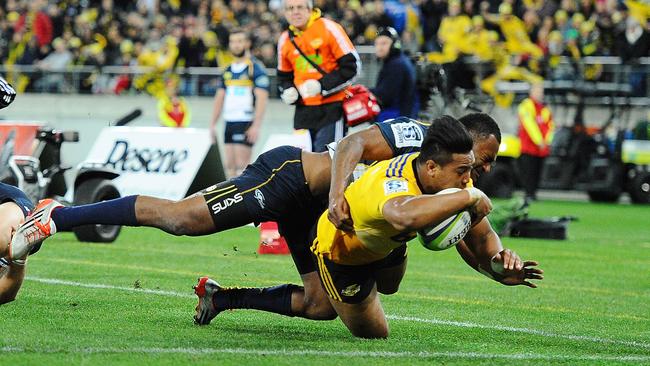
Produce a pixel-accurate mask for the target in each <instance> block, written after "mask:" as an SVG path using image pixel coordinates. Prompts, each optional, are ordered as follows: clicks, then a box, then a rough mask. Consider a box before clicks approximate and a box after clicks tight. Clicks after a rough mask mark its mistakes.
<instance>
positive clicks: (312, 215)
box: [201, 146, 327, 274]
mask: <svg viewBox="0 0 650 366" xmlns="http://www.w3.org/2000/svg"><path fill="white" fill-rule="evenodd" d="M201 194H202V195H203V197H204V198H205V201H206V203H207V205H208V208H209V209H210V212H211V214H212V220H213V221H214V224H215V226H216V228H217V230H218V231H223V230H228V229H232V228H235V227H239V226H243V225H246V224H249V223H251V222H252V223H255V225H258V224H259V223H261V222H265V221H275V222H277V223H278V229H279V232H280V234H281V235H282V236H284V238H285V239H286V241H287V245H288V246H289V250H290V251H291V255H292V257H293V260H294V262H295V264H296V268H297V269H298V272H299V273H300V274H305V273H309V272H314V271H315V270H316V267H315V266H314V262H313V260H312V256H311V252H310V250H309V246H310V243H311V241H310V240H309V239H310V234H309V233H310V230H311V228H312V227H313V226H314V225H315V224H316V222H317V221H318V218H319V217H320V215H321V214H322V213H323V212H324V211H325V209H326V208H327V197H325V196H323V197H314V196H312V194H311V192H310V191H309V186H308V185H307V181H306V179H305V175H304V172H303V170H302V160H301V150H300V149H299V148H297V147H292V146H281V147H277V148H275V149H272V150H269V151H267V152H265V153H263V154H262V155H260V156H259V157H258V158H257V160H255V162H253V163H252V164H250V165H249V166H248V167H246V169H244V171H243V172H242V174H241V175H240V176H238V177H235V178H232V179H230V180H227V181H225V182H222V183H220V184H218V185H215V186H212V187H210V188H208V189H206V190H204V191H202V192H201Z"/></svg>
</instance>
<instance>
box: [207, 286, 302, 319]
mask: <svg viewBox="0 0 650 366" xmlns="http://www.w3.org/2000/svg"><path fill="white" fill-rule="evenodd" d="M299 288H302V287H301V286H297V285H293V284H284V285H280V286H275V287H267V288H226V289H223V290H221V291H218V292H216V293H215V296H214V304H215V307H216V308H217V310H219V311H223V310H227V309H256V310H262V311H268V312H271V313H276V314H281V315H287V316H293V312H292V311H291V294H292V293H293V290H294V289H299Z"/></svg>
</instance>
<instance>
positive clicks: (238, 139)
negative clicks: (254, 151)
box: [223, 122, 253, 147]
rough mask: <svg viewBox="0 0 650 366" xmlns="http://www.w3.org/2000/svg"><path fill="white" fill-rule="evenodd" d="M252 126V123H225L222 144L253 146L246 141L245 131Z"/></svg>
mask: <svg viewBox="0 0 650 366" xmlns="http://www.w3.org/2000/svg"><path fill="white" fill-rule="evenodd" d="M252 124H253V122H226V129H225V131H224V140H223V142H224V143H226V144H241V145H246V146H249V147H250V146H253V144H251V143H250V142H248V140H246V131H247V130H248V128H249V127H250V126H251V125H252Z"/></svg>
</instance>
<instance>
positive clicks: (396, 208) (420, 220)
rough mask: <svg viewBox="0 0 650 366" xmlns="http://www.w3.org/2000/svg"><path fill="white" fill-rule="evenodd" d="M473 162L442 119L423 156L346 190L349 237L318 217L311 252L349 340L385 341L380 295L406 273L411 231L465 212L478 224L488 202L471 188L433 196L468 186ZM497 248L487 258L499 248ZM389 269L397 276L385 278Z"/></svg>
mask: <svg viewBox="0 0 650 366" xmlns="http://www.w3.org/2000/svg"><path fill="white" fill-rule="evenodd" d="M474 160H475V159H474V154H473V152H472V138H471V136H470V135H469V133H468V132H467V131H466V130H465V128H464V127H463V126H462V125H461V124H460V123H459V122H458V121H457V120H455V119H454V118H452V117H449V116H443V117H441V118H439V119H437V120H435V121H434V122H433V123H432V124H431V126H430V127H429V129H428V131H427V135H426V137H425V139H424V142H423V144H422V147H421V151H420V153H412V154H406V155H402V156H399V157H397V158H394V159H392V160H389V161H383V162H380V163H378V164H376V165H374V166H373V167H372V168H370V169H369V170H368V171H367V172H366V173H364V175H363V176H362V177H361V178H360V179H359V180H357V181H355V182H354V183H352V184H351V185H350V186H349V187H348V188H347V190H346V191H345V198H346V199H347V203H348V204H349V207H350V213H351V218H352V221H353V231H343V230H340V229H337V228H336V227H335V226H334V225H333V224H332V223H331V222H330V221H329V220H328V219H327V213H324V214H323V215H322V216H321V217H320V219H319V221H318V225H317V231H316V232H317V235H316V239H315V240H314V244H313V246H312V251H313V252H314V254H315V257H316V260H317V264H318V266H317V270H318V273H319V276H320V278H321V282H322V283H323V287H324V289H325V291H326V292H327V294H328V295H329V301H330V303H331V305H332V307H333V308H334V310H335V311H336V313H337V314H338V316H339V317H340V318H341V320H342V321H343V323H344V324H345V325H346V326H347V327H348V329H349V330H350V331H351V332H352V334H353V335H355V336H358V337H364V338H385V337H387V336H388V324H387V322H386V318H385V316H384V311H383V308H382V306H381V303H380V301H379V297H378V295H377V293H378V292H381V293H384V294H390V293H394V292H396V291H397V289H398V287H399V283H400V282H401V280H402V278H403V275H404V270H405V265H403V264H404V263H405V256H406V246H405V243H406V242H407V241H409V240H410V239H413V238H414V237H415V235H416V230H418V229H420V228H423V227H424V226H426V225H430V224H432V223H436V222H441V221H443V220H444V219H445V218H447V217H449V216H451V215H452V214H455V213H457V212H460V211H462V210H469V211H470V212H471V213H472V214H473V215H474V216H475V217H477V218H478V219H479V220H480V219H482V218H483V217H484V216H485V215H486V214H487V213H489V211H490V210H491V203H490V200H489V199H488V198H487V197H486V196H485V195H484V194H483V193H482V192H481V191H479V190H478V189H476V188H466V189H464V190H462V191H460V192H457V193H453V194H449V195H443V196H436V195H433V194H434V193H436V192H439V191H440V190H442V189H445V188H450V187H455V188H465V187H466V186H467V184H468V183H469V181H470V173H471V171H472V166H473V164H474ZM494 249H496V251H495V252H494V253H491V252H490V253H489V254H491V255H494V254H496V253H497V252H498V251H499V250H500V249H501V248H494ZM489 258H490V257H488V261H489ZM481 259H483V258H481ZM390 268H395V269H397V271H392V272H391V271H388V272H386V269H390ZM386 274H388V275H386Z"/></svg>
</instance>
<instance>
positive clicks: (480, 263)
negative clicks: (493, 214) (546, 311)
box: [456, 218, 544, 288]
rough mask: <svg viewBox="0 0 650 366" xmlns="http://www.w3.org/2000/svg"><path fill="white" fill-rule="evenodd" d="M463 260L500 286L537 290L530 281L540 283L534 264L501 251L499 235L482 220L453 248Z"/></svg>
mask: <svg viewBox="0 0 650 366" xmlns="http://www.w3.org/2000/svg"><path fill="white" fill-rule="evenodd" d="M456 250H457V251H458V253H459V254H460V255H461V257H462V258H463V260H465V262H466V263H467V264H468V265H469V266H470V267H472V268H474V269H475V270H477V271H478V272H480V273H482V274H484V275H485V276H487V277H489V278H491V279H493V280H495V281H497V282H500V283H502V284H504V285H509V286H515V285H525V286H528V287H533V288H535V287H537V286H536V285H535V284H534V283H531V282H530V281H528V280H530V279H535V280H541V279H543V276H542V274H543V273H544V271H543V270H541V269H539V268H535V267H536V266H537V265H538V263H537V262H536V261H522V259H521V258H520V257H519V255H518V254H517V253H515V252H514V251H512V250H510V249H507V248H503V245H502V244H501V239H500V238H499V235H498V234H497V233H496V232H495V231H494V230H493V229H492V226H491V225H490V223H489V221H488V220H487V219H485V218H484V219H482V220H481V222H479V223H478V224H477V225H475V226H474V227H473V228H472V229H471V230H470V232H469V233H468V234H467V236H466V237H465V238H464V240H463V241H461V242H460V243H459V244H458V245H457V246H456Z"/></svg>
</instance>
